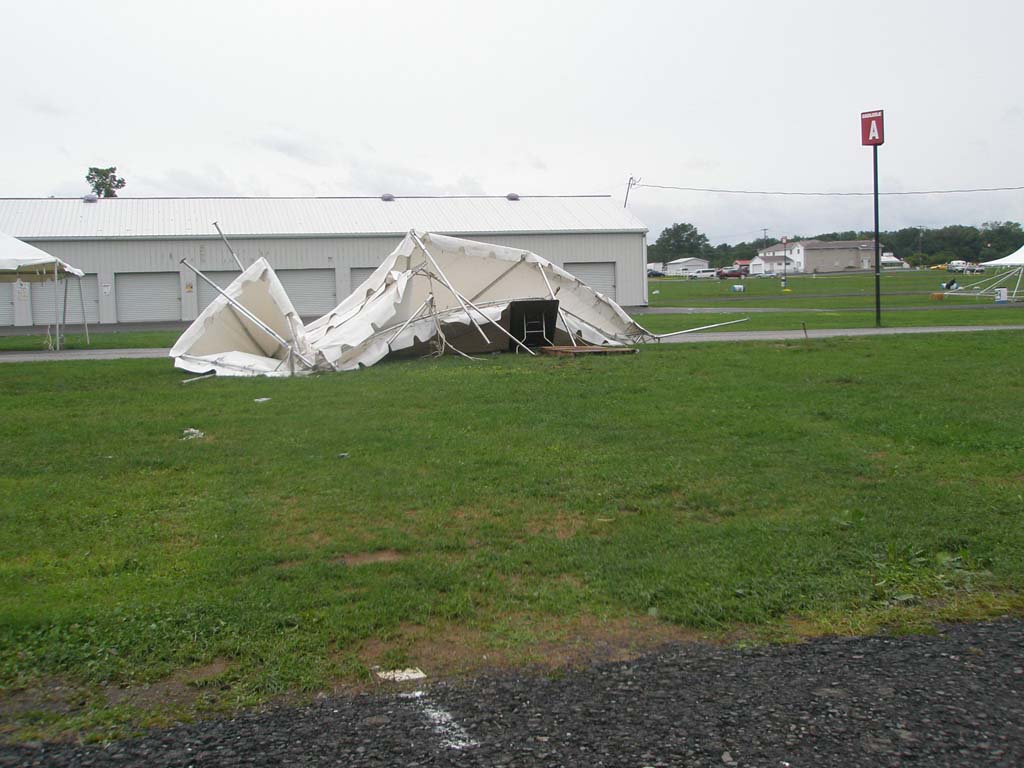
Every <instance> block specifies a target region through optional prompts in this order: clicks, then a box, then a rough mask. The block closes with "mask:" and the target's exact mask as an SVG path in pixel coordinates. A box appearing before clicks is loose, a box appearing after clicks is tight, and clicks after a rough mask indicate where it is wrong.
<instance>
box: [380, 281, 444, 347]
mask: <svg viewBox="0 0 1024 768" xmlns="http://www.w3.org/2000/svg"><path fill="white" fill-rule="evenodd" d="M433 299H434V294H430V295H429V296H428V297H427V298H426V300H425V301H424V302H423V303H422V304H420V308H419V309H417V310H416V312H415V313H414V314H413V315H412V317H410V318H409V319H408V320H406V321H405V322H404V323H402V327H401V328H399V329H398V330H397V331H395V333H394V335H393V336H392V337H391V338H390V339H388V347H390V346H391V344H392V343H393V342H394V340H395V339H397V338H398V337H399V336H401V335H402V331H404V330H405V329H406V328H408V327H409V323H411V322H412V321H413V320H415V319H416V318H417V317H419V316H420V312H422V311H423V308H424V307H425V306H427V304H428V303H429V302H431V301H433Z"/></svg>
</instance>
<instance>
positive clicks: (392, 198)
mask: <svg viewBox="0 0 1024 768" xmlns="http://www.w3.org/2000/svg"><path fill="white" fill-rule="evenodd" d="M380 199H381V200H383V201H384V202H385V203H393V202H394V201H395V196H394V195H392V194H391V193H390V192H385V193H384V194H383V195H381V196H380Z"/></svg>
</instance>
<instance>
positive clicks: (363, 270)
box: [348, 267, 377, 291]
mask: <svg viewBox="0 0 1024 768" xmlns="http://www.w3.org/2000/svg"><path fill="white" fill-rule="evenodd" d="M376 271H377V268H376V267H352V271H351V273H350V274H349V280H350V281H351V282H349V286H348V287H349V291H354V290H355V289H356V288H358V287H359V286H360V285H362V283H363V281H364V280H366V278H368V277H369V276H370V275H372V274H373V273H374V272H376Z"/></svg>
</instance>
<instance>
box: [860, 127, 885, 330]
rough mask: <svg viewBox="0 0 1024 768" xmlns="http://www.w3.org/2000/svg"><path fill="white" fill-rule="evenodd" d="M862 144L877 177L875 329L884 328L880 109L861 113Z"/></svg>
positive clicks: (881, 131)
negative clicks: (879, 197) (871, 157)
mask: <svg viewBox="0 0 1024 768" xmlns="http://www.w3.org/2000/svg"><path fill="white" fill-rule="evenodd" d="M860 143H861V144H863V145H864V146H866V147H871V154H872V156H873V158H874V175H875V327H876V328H881V327H882V245H881V243H880V242H879V240H878V145H879V144H883V143H885V115H884V113H883V112H882V110H880V109H876V110H874V111H872V112H861V113H860Z"/></svg>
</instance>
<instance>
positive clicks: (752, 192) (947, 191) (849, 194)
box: [632, 183, 1024, 197]
mask: <svg viewBox="0 0 1024 768" xmlns="http://www.w3.org/2000/svg"><path fill="white" fill-rule="evenodd" d="M632 186H633V187H647V188H649V189H675V190H679V191H681V192H713V193H717V194H724V195H770V196H785V197H871V196H872V195H873V194H874V193H873V192H786V191H782V190H758V189H713V188H709V187H677V186H673V185H670V184H642V183H636V184H633V185H632ZM1020 190H1024V186H1019V187H977V188H974V189H927V190H911V191H905V192H879V193H878V194H879V195H959V194H969V193H974V192H1018V191H1020Z"/></svg>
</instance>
